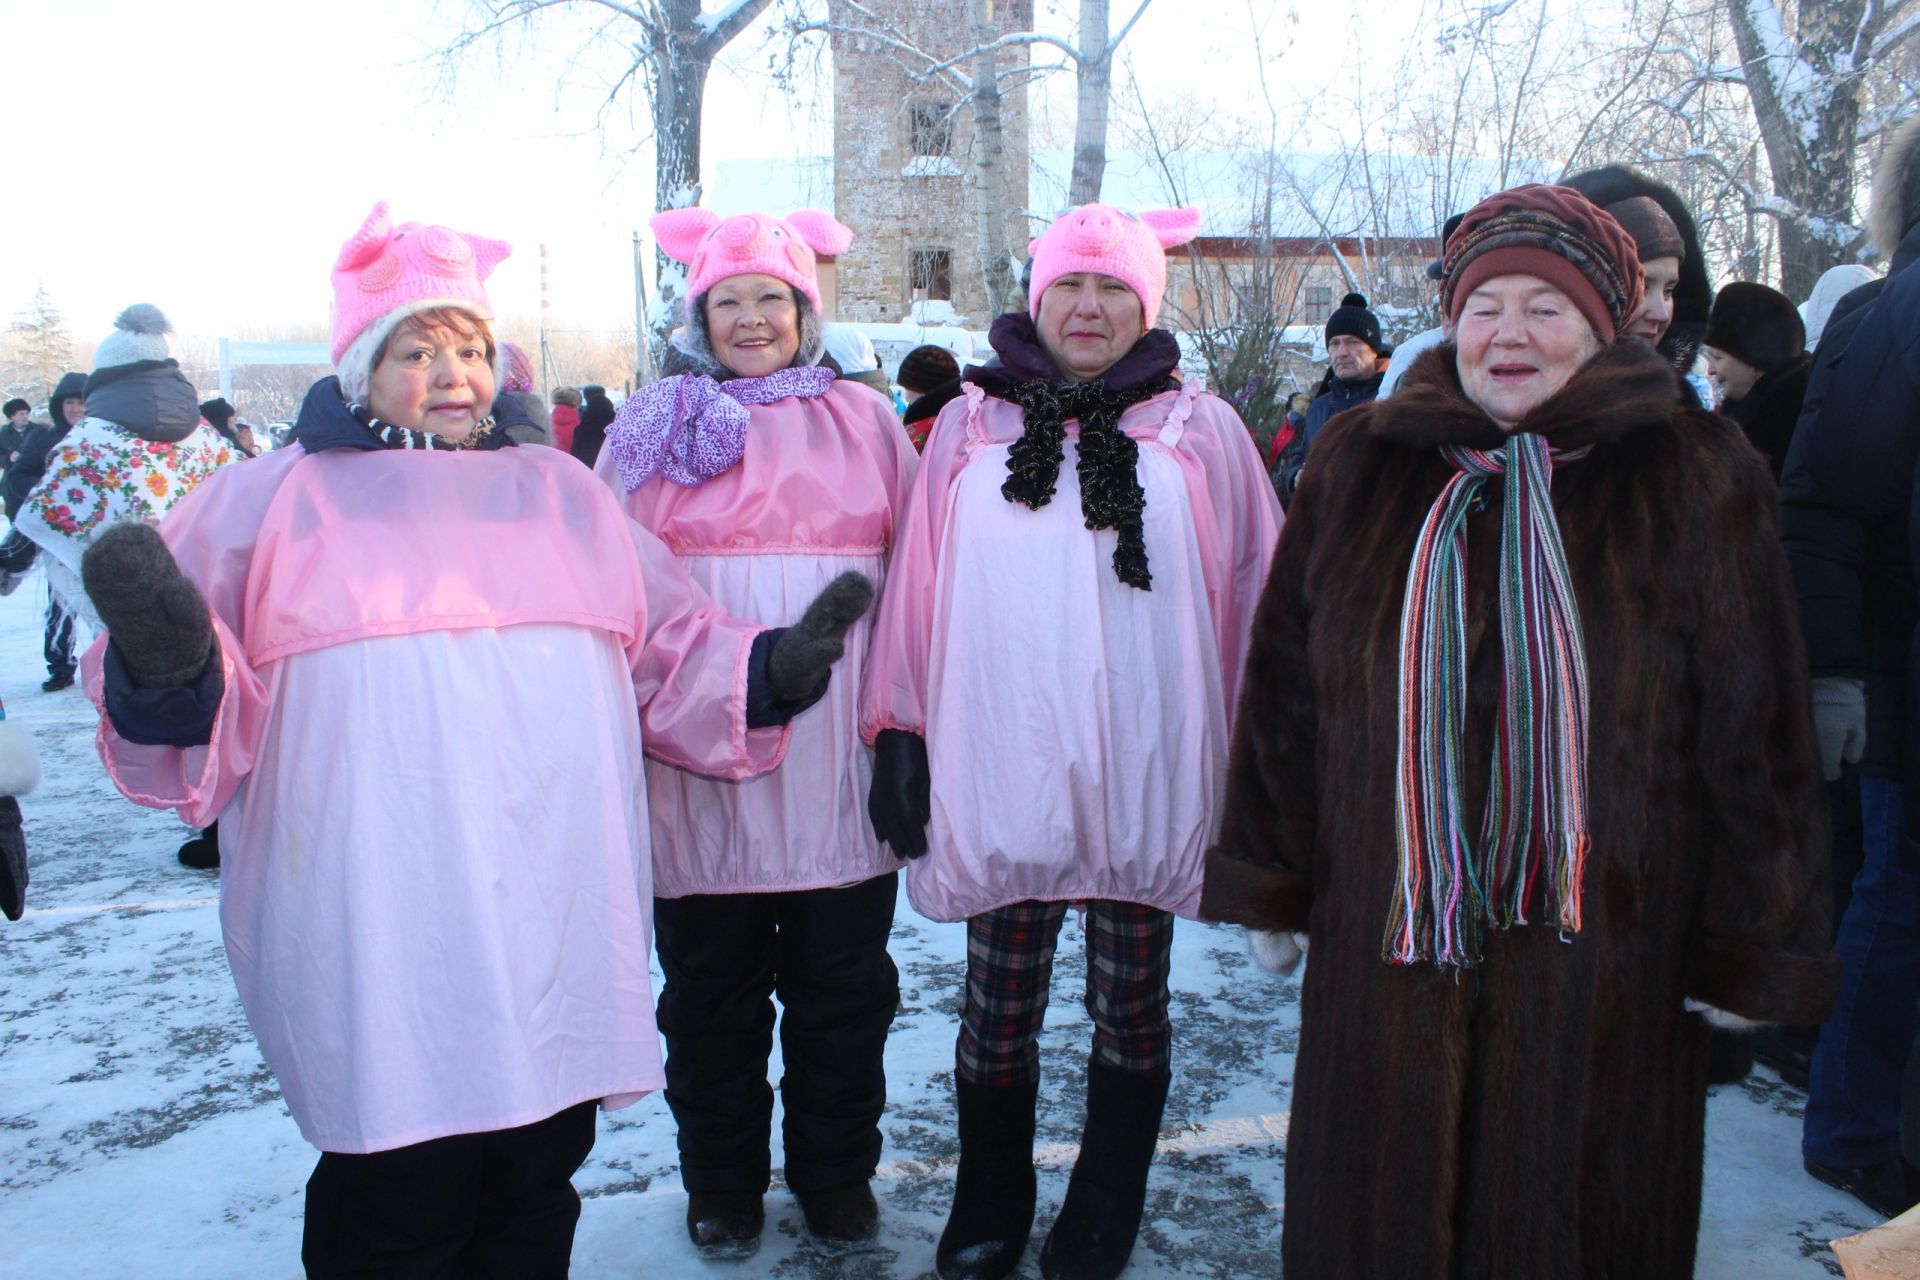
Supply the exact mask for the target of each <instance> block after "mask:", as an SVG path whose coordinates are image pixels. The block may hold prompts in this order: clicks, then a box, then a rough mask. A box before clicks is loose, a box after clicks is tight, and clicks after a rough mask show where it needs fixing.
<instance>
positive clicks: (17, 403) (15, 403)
mask: <svg viewBox="0 0 1920 1280" xmlns="http://www.w3.org/2000/svg"><path fill="white" fill-rule="evenodd" d="M22 409H26V410H28V411H29V412H31V411H32V409H33V406H32V405H30V404H28V403H27V402H26V401H25V400H22V399H21V398H20V397H19V396H15V397H14V398H13V399H11V400H9V401H7V407H6V408H5V409H4V410H0V415H3V416H5V417H9V418H11V417H12V416H13V415H14V414H16V413H18V412H20V411H21V410H22Z"/></svg>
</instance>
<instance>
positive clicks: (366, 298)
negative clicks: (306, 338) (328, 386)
mask: <svg viewBox="0 0 1920 1280" xmlns="http://www.w3.org/2000/svg"><path fill="white" fill-rule="evenodd" d="M512 252H513V246H512V245H509V244H508V243H507V242H506V241H504V240H489V239H487V238H486V237H485V236H470V235H466V234H464V233H462V232H459V231H453V230H450V229H448V228H446V227H441V226H428V225H424V224H422V223H418V222H403V223H401V224H400V225H399V226H397V227H396V226H395V225H394V224H393V219H392V218H391V217H390V216H389V215H388V213H387V203H386V201H384V200H382V201H380V202H379V203H378V204H376V205H374V206H373V212H372V213H370V214H368V215H367V220H366V221H365V222H363V223H361V224H360V229H359V230H358V231H356V232H354V233H353V235H352V236H350V237H349V238H348V239H347V242H346V243H345V244H343V245H341V246H340V257H339V259H338V260H337V261H335V262H334V264H333V296H334V304H333V349H332V350H333V367H334V370H335V372H337V373H338V374H339V375H340V386H341V390H342V391H344V392H345V393H346V397H347V399H348V400H351V401H360V400H364V399H366V395H367V387H368V383H369V382H370V380H371V379H372V376H373V362H374V358H375V357H376V356H377V355H378V354H379V352H380V348H381V347H383V346H385V345H386V341H387V337H388V335H390V334H391V333H392V332H393V330H394V328H395V326H397V325H398V324H399V323H400V322H401V321H402V320H405V319H406V318H407V317H408V316H412V315H418V314H419V313H420V312H422V311H427V310H431V309H432V308H434V307H458V308H459V309H460V310H462V311H465V312H468V313H470V314H472V315H474V316H477V317H479V318H480V319H482V320H492V319H493V307H492V306H491V304H489V303H488V301H487V290H486V284H485V282H486V279H487V277H488V276H489V275H491V274H493V269H494V268H495V267H496V266H498V265H500V263H501V262H502V261H503V260H504V259H505V258H506V257H507V255H508V254H510V253H512Z"/></svg>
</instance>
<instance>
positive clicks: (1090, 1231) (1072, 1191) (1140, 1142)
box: [1040, 1062, 1171, 1280]
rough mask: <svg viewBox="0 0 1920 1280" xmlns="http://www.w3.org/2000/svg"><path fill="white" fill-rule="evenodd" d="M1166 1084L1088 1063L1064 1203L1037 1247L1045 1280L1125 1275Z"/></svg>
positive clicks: (1152, 1074) (1158, 1074) (1149, 1075)
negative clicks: (1083, 1117) (1083, 1121)
mask: <svg viewBox="0 0 1920 1280" xmlns="http://www.w3.org/2000/svg"><path fill="white" fill-rule="evenodd" d="M1170 1079H1171V1076H1170V1074H1169V1073H1167V1072H1163V1071H1122V1070H1120V1069H1119V1068H1117V1067H1109V1066H1105V1065H1103V1064H1101V1063H1098V1062H1095V1063H1090V1064H1089V1065H1088V1067H1087V1128H1086V1132H1085V1133H1084V1134H1083V1135H1082V1136H1081V1139H1080V1155H1079V1158H1078V1159H1076V1160H1075V1161H1074V1162H1073V1178H1072V1179H1071V1180H1070V1181H1069V1182H1068V1183H1067V1199H1066V1202H1065V1203H1064V1204H1062V1205H1061V1206H1060V1216H1059V1218H1057V1219H1056V1220H1055V1221H1054V1224H1053V1230H1051V1231H1049V1232H1047V1242H1046V1244H1045V1245H1043V1246H1042V1247H1041V1249H1040V1274H1041V1275H1043V1276H1045V1277H1047V1280H1113V1277H1115V1276H1117V1275H1119V1274H1120V1273H1121V1272H1122V1271H1124V1270H1126V1267H1127V1259H1128V1258H1130V1257H1132V1256H1133V1241H1134V1237H1135V1236H1137V1235H1138V1234H1139V1233H1140V1214H1141V1211H1142V1210H1143V1209H1144V1208H1145V1207H1146V1203H1147V1170H1148V1169H1149V1168H1150V1167H1151V1166H1152V1164H1153V1148H1154V1144H1155V1143H1156V1142H1158V1141H1159V1138H1160V1113H1161V1112H1162V1111H1163V1110H1164V1109H1165V1108H1166V1105H1167V1083H1168V1081H1169V1080H1170Z"/></svg>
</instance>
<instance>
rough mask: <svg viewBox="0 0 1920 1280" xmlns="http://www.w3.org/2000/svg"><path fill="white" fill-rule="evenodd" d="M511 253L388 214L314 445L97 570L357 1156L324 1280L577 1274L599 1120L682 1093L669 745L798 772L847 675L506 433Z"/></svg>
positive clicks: (108, 551) (228, 877)
mask: <svg viewBox="0 0 1920 1280" xmlns="http://www.w3.org/2000/svg"><path fill="white" fill-rule="evenodd" d="M507 253H508V246H507V245H506V244H504V243H502V242H500V241H497V240H489V239H486V238H484V237H480V236H469V235H465V234H462V233H459V232H455V231H451V230H449V229H447V228H446V227H441V226H424V225H421V224H419V223H414V222H408V223H402V224H400V225H397V226H396V225H394V223H393V222H392V220H391V219H390V218H389V216H388V214H387V208H386V206H385V205H384V204H380V205H376V206H375V207H374V210H373V213H372V215H371V216H370V217H369V218H368V219H367V221H366V223H365V224H364V225H363V226H362V227H361V228H360V230H359V231H357V232H356V233H355V234H354V235H353V237H352V238H351V239H349V240H348V241H347V242H346V245H345V246H344V248H343V249H342V250H341V253H340V256H339V259H338V261H337V263H336V265H335V268H334V271H333V285H334V290H335V296H336V304H335V309H334V327H333V347H332V355H333V361H334V367H335V369H336V370H337V376H335V377H329V378H326V379H323V380H322V381H321V382H319V383H317V384H316V385H315V386H314V387H313V388H312V390H311V391H309V392H308V394H307V398H306V401H305V403H304V404H303V405H302V407H301V410H300V414H299V420H298V422H297V423H296V425H295V428H294V433H293V443H292V444H291V446H290V447H288V448H285V449H276V450H274V451H273V452H272V453H271V454H268V455H266V456H265V457H263V458H260V459H259V460H257V461H256V462H254V463H252V464H250V465H249V466H246V467H231V468H225V469H223V470H222V471H221V472H219V473H217V474H216V475H214V476H213V477H211V478H209V480H208V481H207V482H206V483H204V484H202V485H201V486H200V487H199V488H198V489H196V490H195V491H194V493H193V494H192V495H190V498H189V499H188V500H184V501H182V502H181V503H180V504H179V505H177V506H176V507H175V508H174V509H173V510H172V511H171V513H169V515H168V516H167V518H166V519H165V521H164V522H163V523H162V524H161V525H160V528H159V532H158V534H155V532H154V531H153V529H152V527H151V526H148V525H144V524H135V523H127V524H121V525H116V526H114V527H113V528H112V529H110V530H108V531H107V532H106V533H105V534H103V535H102V536H101V537H100V538H99V539H98V540H97V542H96V544H95V546H94V547H93V548H92V550H91V551H90V552H89V553H88V556H87V558H86V560H85V561H84V562H83V563H82V577H83V580H84V581H85V584H86V587H87V591H88V594H89V596H90V598H91V599H92V600H93V601H94V603H95V606H96V607H97V608H98V610H99V613H100V616H101V618H102V619H103V621H104V622H105V623H106V626H107V631H108V634H107V636H106V637H105V638H104V639H103V640H102V642H101V643H99V644H96V645H95V646H94V647H93V649H92V650H91V651H90V652H89V653H88V654H87V655H86V658H85V660H84V662H83V678H84V680H85V682H86V687H87V690H88V691H89V693H90V694H91V696H92V697H93V698H94V700H95V701H96V703H98V704H99V705H100V707H101V709H102V712H103V718H102V722H101V725H100V731H99V748H100V752H101V755H102V756H103V757H104V759H105V761H106V763H107V767H108V770H109V772H110V773H111V775H112V777H113V779H114V782H115V784H116V785H117V786H118V787H119V788H120V790H121V791H122V792H124V793H125V794H126V795H127V796H128V797H130V798H131V799H133V800H135V801H138V802H139V803H141V804H146V805H150V806H153V807H155V808H173V809H177V810H178V811H179V812H180V814H181V816H182V817H184V818H185V819H186V820H187V822H189V823H190V824H192V825H193V826H196V827H205V826H209V825H211V824H212V823H213V822H214V820H215V819H219V821H220V825H221V846H222V854H223V859H222V866H221V873H220V874H221V902H220V918H221V926H222V929H223V932H224V934H225V939H226V947H227V955H228V958H229V960H230V962H231V965H232V969H233V975H234V981H235V984H236V985H237V986H238V987H239V991H240V998H241V1002H242V1004H243V1005H244V1006H245V1009H246V1012H247V1017H248V1021H249V1022H250V1023H251V1025H252V1027H253V1030H254V1033H255V1035H256V1036H257V1037H258V1039H259V1041H260V1048H261V1052H262V1055H263V1056H264V1057H265V1059H266V1062H267V1065H268V1066H269V1067H270V1068H271V1069H272V1070H273V1072H274V1074H275V1075H276V1076H277V1077H278V1079H279V1082H280V1087H281V1091H282V1094H283V1096H284V1097H285V1099H286V1103H287V1108H288V1110H289V1111H291V1112H292V1113H293V1117H294V1119H295V1120H296V1121H297V1122H298V1123H299V1125H300V1130H301V1132H302V1134H303V1135H304V1136H305V1137H306V1138H307V1139H308V1140H309V1141H310V1142H312V1143H313V1144H314V1145H315V1146H317V1147H319V1148H320V1149H321V1152H322V1154H321V1156H320V1160H319V1164H318V1165H317V1167H316V1168H315V1170H314V1173H313V1177H312V1179H311V1180H310V1181H309V1182H308V1184H307V1200H306V1226H305V1241H304V1247H303V1250H302V1257H303V1261H304V1262H305V1264H306V1266H307V1270H308V1274H309V1275H312V1276H348V1275H354V1276H358V1275H368V1274H375V1273H377V1274H380V1275H401V1274H404V1275H409V1276H412V1275H451V1274H458V1275H497V1276H509V1275H510V1276H515V1277H522V1276H529V1277H533V1276H538V1277H547V1276H563V1275H565V1274H566V1271H567V1264H568V1255H569V1251H570V1249H571V1244H572V1238H573V1230H574V1224H575V1221H576V1220H577V1218H578V1215H579V1200H578V1197H577V1196H576V1195H575V1193H574V1191H573V1188H572V1185H571V1183H570V1177H571V1175H572V1173H573V1171H574V1170H575V1169H576V1168H577V1167H578V1166H579V1164H580V1163H581V1161H582V1160H583V1159H585V1157H586V1154H587V1152H588V1151H589V1149H590V1148H591V1147H592V1145H593V1138H594V1127H595V1118H594V1111H595V1107H596V1106H597V1105H604V1106H606V1107H608V1108H609V1109H611V1108H615V1107H621V1106H625V1105H628V1104H630V1103H632V1102H634V1101H636V1100H637V1099H638V1098H639V1097H640V1096H641V1095H643V1094H645V1093H647V1092H649V1091H650V1090H654V1089H658V1088H660V1087H661V1085H662V1084H663V1078H662V1074H661V1068H660V1057H659V1050H658V1047H657V1038H656V1031H655V1025H654V1017H653V1009H652V990H651V984H650V982H649V980H648V934H649V927H648V904H649V901H650V899H651V896H652V891H651V859H650V856H649V849H648V830H647V791H646V773H645V769H644V767H643V762H642V755H643V753H644V754H645V755H647V756H651V757H654V758H657V759H661V760H667V761H670V762H672V763H673V764H674V765H676V766H679V767H681V768H686V769H696V770H701V771H703V772H706V773H709V774H712V775H714V776H717V777H723V778H731V779H745V778H751V777H754V776H755V775H758V774H761V773H764V772H765V771H767V770H769V769H771V768H773V767H774V766H775V765H776V764H778V763H779V762H780V760H781V758H782V756H783V755H784V754H785V753H786V751H787V748H788V744H789V742H790V740H791V732H792V731H791V730H790V729H789V728H788V727H786V724H785V721H786V720H787V719H788V718H790V717H791V715H793V714H795V713H797V712H798V711H799V710H800V709H802V708H804V707H805V706H806V705H808V704H809V703H810V701H812V700H816V699H817V698H818V697H820V696H821V695H822V693H823V692H824V690H823V689H822V688H821V687H820V686H821V685H823V684H824V683H825V663H826V662H829V661H831V657H832V652H833V651H835V650H837V648H838V645H837V643H836V642H835V640H834V638H833V636H832V635H831V631H832V628H831V626H827V627H825V628H821V627H819V626H816V625H815V624H817V623H819V622H820V620H821V619H820V617H819V615H818V613H816V614H815V615H810V617H809V618H808V619H806V620H803V621H802V622H801V623H800V624H797V625H796V626H794V627H793V628H790V629H787V630H785V631H784V632H770V631H765V630H763V629H761V628H760V627H759V626H757V625H756V624H753V623H748V622H743V621H741V620H739V619H737V618H735V617H733V616H732V615H729V614H727V613H725V612H724V611H722V610H721V609H720V608H718V607H717V606H716V605H715V604H714V603H713V601H712V600H711V598H710V597H708V596H707V595H706V593H705V592H703V591H702V590H701V589H700V588H699V587H698V586H697V585H696V584H695V583H694V582H693V581H692V580H691V579H690V578H689V577H688V576H687V573H686V571H685V569H684V568H682V567H681V565H680V563H679V562H678V561H677V560H675V559H674V557H673V556H672V555H671V554H670V553H669V552H668V551H667V549H666V548H665V547H663V546H662V545H661V544H660V542H659V540H658V539H656V538H654V537H653V535H651V534H650V533H648V532H647V531H646V530H645V529H642V528H641V527H640V526H638V525H636V524H634V523H633V522H632V521H630V520H628V519H627V518H626V517H625V516H624V515H623V514H622V513H621V511H620V509H619V505H618V504H617V503H616V502H615V501H613V499H612V497H611V496H610V495H609V494H608V493H607V490H606V487H605V486H604V485H602V484H601V483H599V482H598V481H596V480H595V479H594V478H593V476H592V474H591V473H590V472H588V471H587V470H585V469H584V468H582V467H581V466H580V465H579V464H578V463H577V462H575V461H574V460H573V459H572V458H569V457H567V456H566V455H565V454H562V453H560V452H558V451H556V450H551V449H538V448H518V447H515V446H514V443H513V441H512V439H511V438H510V437H509V436H508V435H507V433H506V432H505V431H504V430H502V429H499V428H498V427H497V426H496V425H495V423H494V420H493V419H492V418H491V417H490V416H488V414H489V406H491V404H492V403H493V399H494V387H495V384H496V379H497V374H496V360H497V358H498V353H497V350H496V347H495V343H494V340H493V337H492V333H491V329H490V322H491V320H492V317H493V311H492V308H491V306H490V305H489V304H488V301H487V295H486V289H485V286H484V283H483V282H484V281H485V279H486V277H487V275H488V274H489V273H490V272H491V271H492V269H493V268H494V266H495V265H496V264H497V263H498V262H499V261H500V260H501V259H503V258H504V257H506V256H507ZM847 591H851V592H852V594H853V595H854V596H855V597H858V596H860V595H861V593H863V592H864V593H866V594H867V595H869V596H870V593H871V588H870V586H869V585H868V584H866V583H864V582H854V583H851V584H836V588H835V595H834V598H833V600H831V601H830V602H829V604H830V605H831V606H833V607H834V608H838V607H839V606H841V605H847V608H848V610H849V611H852V610H854V609H857V607H859V605H860V601H859V600H858V599H855V600H853V601H852V602H851V603H849V602H847V601H844V600H842V599H840V594H841V593H843V592H847ZM855 616H857V613H856V615H855ZM851 620H852V618H851V617H847V618H845V619H844V621H845V622H850V621H851ZM529 741H535V742H537V743H538V744H539V750H537V751H533V752H528V751H526V750H525V749H524V748H525V745H526V744H527V743H528V742H529Z"/></svg>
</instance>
